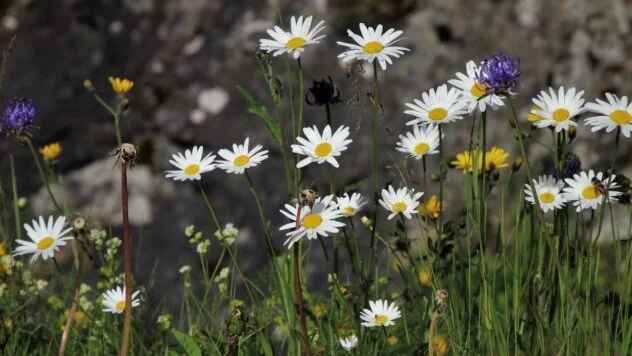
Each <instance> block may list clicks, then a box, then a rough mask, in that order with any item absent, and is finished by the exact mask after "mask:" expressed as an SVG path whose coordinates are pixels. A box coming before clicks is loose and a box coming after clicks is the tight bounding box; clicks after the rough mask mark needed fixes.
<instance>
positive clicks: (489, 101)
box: [448, 61, 504, 112]
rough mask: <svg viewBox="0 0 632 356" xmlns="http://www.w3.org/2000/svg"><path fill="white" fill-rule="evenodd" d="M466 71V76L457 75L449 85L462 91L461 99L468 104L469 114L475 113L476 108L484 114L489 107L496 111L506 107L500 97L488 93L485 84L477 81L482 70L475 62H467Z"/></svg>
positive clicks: (459, 73) (449, 81)
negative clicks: (498, 108) (500, 107)
mask: <svg viewBox="0 0 632 356" xmlns="http://www.w3.org/2000/svg"><path fill="white" fill-rule="evenodd" d="M465 71H466V74H463V73H461V72H458V73H456V79H450V80H448V83H450V84H451V85H452V86H454V87H456V88H458V89H459V90H460V91H461V98H462V100H465V101H466V102H467V103H468V110H469V112H473V111H474V110H476V108H478V110H479V111H481V112H483V111H485V110H487V108H488V107H491V108H492V109H495V108H497V107H499V106H503V105H504V103H503V101H502V99H501V98H500V96H498V95H496V94H492V93H488V90H487V87H486V86H485V84H481V83H479V82H478V81H477V80H476V78H477V77H478V73H479V72H480V68H479V67H478V66H477V65H476V63H475V62H474V61H469V62H467V64H466V65H465Z"/></svg>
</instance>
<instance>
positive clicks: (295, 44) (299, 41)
mask: <svg viewBox="0 0 632 356" xmlns="http://www.w3.org/2000/svg"><path fill="white" fill-rule="evenodd" d="M304 45H305V39H304V38H302V37H293V38H291V39H290V40H289V41H287V43H286V44H285V47H287V48H289V49H297V48H301V47H303V46H304Z"/></svg>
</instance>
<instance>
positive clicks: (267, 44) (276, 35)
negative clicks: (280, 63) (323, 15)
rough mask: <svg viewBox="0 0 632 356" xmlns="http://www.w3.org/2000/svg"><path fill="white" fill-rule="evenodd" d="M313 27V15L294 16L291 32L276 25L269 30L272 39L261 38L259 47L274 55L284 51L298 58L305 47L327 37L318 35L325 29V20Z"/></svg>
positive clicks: (291, 20) (291, 21)
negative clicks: (304, 16) (305, 16)
mask: <svg viewBox="0 0 632 356" xmlns="http://www.w3.org/2000/svg"><path fill="white" fill-rule="evenodd" d="M311 27H312V17H311V16H308V17H307V18H303V16H299V17H298V19H296V18H295V17H294V16H292V17H291V18H290V32H286V31H285V30H283V29H282V28H280V27H279V26H274V29H271V30H268V35H270V37H272V39H268V38H262V39H260V40H259V48H260V49H261V50H262V51H266V52H268V53H272V55H273V56H275V57H276V56H279V55H281V54H284V53H288V54H291V55H292V57H294V59H298V58H299V57H300V56H301V54H302V53H303V51H305V47H307V46H309V45H313V44H317V43H318V42H320V40H322V39H323V38H325V35H318V34H319V33H320V32H321V31H322V30H324V29H325V21H320V22H319V23H317V24H316V26H314V28H311Z"/></svg>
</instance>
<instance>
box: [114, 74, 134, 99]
mask: <svg viewBox="0 0 632 356" xmlns="http://www.w3.org/2000/svg"><path fill="white" fill-rule="evenodd" d="M108 79H109V80H110V85H112V90H114V92H115V93H116V94H118V95H125V94H127V93H128V92H129V91H130V90H132V87H134V82H133V81H131V80H129V79H127V78H118V77H109V78H108Z"/></svg>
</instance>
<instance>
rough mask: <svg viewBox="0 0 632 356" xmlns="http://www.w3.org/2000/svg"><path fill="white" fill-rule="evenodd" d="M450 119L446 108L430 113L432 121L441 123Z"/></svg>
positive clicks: (433, 110)
mask: <svg viewBox="0 0 632 356" xmlns="http://www.w3.org/2000/svg"><path fill="white" fill-rule="evenodd" d="M446 117H448V110H446V109H444V108H434V109H432V110H430V112H428V118H429V119H430V120H432V121H441V120H443V119H445V118H446Z"/></svg>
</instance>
